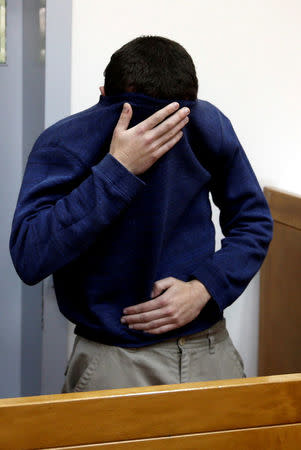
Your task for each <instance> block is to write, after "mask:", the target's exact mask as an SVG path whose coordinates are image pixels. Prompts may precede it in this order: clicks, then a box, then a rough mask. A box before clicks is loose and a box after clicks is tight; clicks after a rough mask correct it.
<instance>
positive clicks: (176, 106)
mask: <svg viewBox="0 0 301 450" xmlns="http://www.w3.org/2000/svg"><path fill="white" fill-rule="evenodd" d="M172 105H173V107H174V108H178V107H179V106H180V105H179V103H177V102H175V103H173V104H172Z"/></svg>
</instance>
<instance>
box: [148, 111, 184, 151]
mask: <svg viewBox="0 0 301 450" xmlns="http://www.w3.org/2000/svg"><path fill="white" fill-rule="evenodd" d="M188 122H189V118H188V117H185V119H183V120H181V121H180V122H178V124H177V125H176V126H174V127H173V128H172V129H171V130H170V131H168V132H166V133H165V134H163V135H162V136H160V138H159V139H158V140H157V141H155V143H154V145H156V146H157V148H160V147H161V146H162V145H164V144H166V143H167V142H168V141H169V140H170V139H173V138H174V137H175V136H176V135H178V136H179V137H180V138H181V136H182V134H183V133H182V134H181V133H180V131H181V130H182V128H184V126H185V125H186V124H187V123H188Z"/></svg>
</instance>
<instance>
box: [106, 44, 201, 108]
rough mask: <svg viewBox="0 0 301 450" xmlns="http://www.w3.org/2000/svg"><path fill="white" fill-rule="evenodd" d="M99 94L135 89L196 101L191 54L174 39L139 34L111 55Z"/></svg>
mask: <svg viewBox="0 0 301 450" xmlns="http://www.w3.org/2000/svg"><path fill="white" fill-rule="evenodd" d="M104 77H105V84H104V87H103V86H102V87H101V92H102V94H103V95H118V94H121V93H124V92H137V93H142V94H145V95H148V96H150V97H155V98H162V99H179V100H196V98H197V91H198V79H197V76H196V71H195V66H194V63H193V61H192V58H191V56H190V55H189V54H188V53H187V51H186V50H185V49H184V48H183V47H182V46H181V45H180V44H178V43H177V42H175V41H172V40H170V39H167V38H164V37H161V36H141V37H138V38H136V39H133V40H132V41H130V42H128V43H127V44H125V45H123V46H122V47H121V48H120V49H119V50H117V51H116V52H115V53H113V55H112V56H111V60H110V62H109V64H108V65H107V67H106V69H105V71H104Z"/></svg>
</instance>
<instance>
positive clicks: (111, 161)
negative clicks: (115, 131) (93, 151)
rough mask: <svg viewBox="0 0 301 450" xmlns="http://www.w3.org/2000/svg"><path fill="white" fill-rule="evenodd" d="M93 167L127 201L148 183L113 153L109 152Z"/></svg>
mask: <svg viewBox="0 0 301 450" xmlns="http://www.w3.org/2000/svg"><path fill="white" fill-rule="evenodd" d="M93 169H94V170H95V172H96V173H100V174H101V176H102V177H105V178H106V179H107V180H108V181H109V182H110V183H111V184H112V185H114V187H115V188H116V189H117V190H118V191H119V192H120V193H121V194H122V196H123V197H125V199H126V200H127V201H131V200H132V199H133V198H134V197H135V195H136V194H137V192H138V191H139V190H140V189H141V188H142V187H143V186H145V185H146V183H145V182H144V181H143V180H141V178H138V177H137V176H136V175H134V174H133V173H132V172H130V171H129V170H128V169H127V168H126V167H125V166H124V165H123V164H121V163H120V162H119V161H118V160H117V159H116V158H115V157H114V156H113V155H111V153H107V154H106V155H105V157H104V158H103V159H102V160H101V161H100V162H99V163H98V164H97V165H96V166H94V167H93Z"/></svg>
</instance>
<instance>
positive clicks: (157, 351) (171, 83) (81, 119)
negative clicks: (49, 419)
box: [10, 36, 272, 392]
mask: <svg viewBox="0 0 301 450" xmlns="http://www.w3.org/2000/svg"><path fill="white" fill-rule="evenodd" d="M104 75H105V85H104V86H102V87H101V88H100V90H101V94H102V95H101V97H100V100H99V103H98V104H96V105H94V106H93V107H91V108H89V109H87V110H85V111H82V112H80V113H78V114H75V115H73V116H71V117H68V118H66V119H63V120H61V121H59V122H58V123H56V124H54V125H53V126H51V127H50V128H48V129H47V130H45V131H44V132H43V133H42V134H41V136H40V137H39V138H38V140H37V141H36V143H35V145H34V147H33V149H32V152H31V154H30V156H29V158H28V162H27V166H26V170H25V173H24V179H23V183H22V186H21V190H20V195H19V199H18V203H17V207H16V211H15V215H14V219H13V224H12V233H11V238H10V251H11V256H12V260H13V262H14V265H15V268H16V270H17V272H18V274H19V276H20V277H21V278H22V280H23V281H24V282H25V283H27V284H29V285H32V284H35V283H37V282H39V281H41V280H42V279H43V278H45V277H46V276H48V275H50V274H51V273H52V274H53V278H54V286H55V291H56V296H57V300H58V306H59V309H60V311H61V312H62V313H63V314H64V315H65V317H67V318H68V319H69V320H70V321H72V322H73V323H75V324H76V327H75V334H76V338H75V343H74V347H73V351H72V355H71V357H70V359H69V362H68V365H67V369H66V372H65V375H66V378H65V384H64V386H63V389H62V392H72V391H85V390H97V389H105V388H115V387H116V388H117V387H131V386H144V385H151V384H153V385H154V384H169V383H178V382H185V381H198V380H207V379H219V378H235V377H242V376H245V373H244V364H243V361H242V359H241V357H240V355H239V353H238V352H237V350H236V348H235V347H234V345H233V343H232V341H231V339H230V336H229V334H228V332H227V330H226V326H225V319H224V317H223V310H224V309H225V308H226V307H227V306H229V305H230V304H231V303H233V302H234V301H235V300H236V299H237V298H238V297H239V295H240V294H241V293H242V292H243V290H244V289H245V288H246V286H247V285H248V283H249V281H250V280H251V278H252V277H253V276H254V275H255V273H256V272H257V271H258V270H259V268H260V266H261V264H262V262H263V259H264V257H265V254H266V252H267V249H268V245H269V242H270V240H271V237H272V219H271V216H270V212H269V209H268V206H267V203H266V201H265V198H264V196H263V193H262V191H261V188H260V186H259V184H258V182H257V180H256V177H255V175H254V172H253V170H252V168H251V166H250V163H249V161H248V159H247V157H246V155H245V153H244V150H243V149H242V147H241V144H240V142H239V140H238V139H237V136H236V134H235V132H234V130H233V127H232V125H231V123H230V121H229V120H228V119H227V118H226V117H225V116H224V114H223V113H221V111H219V110H218V109H217V108H216V107H215V106H213V105H212V104H210V103H208V102H205V101H202V100H198V99H197V90H198V82H197V77H196V74H195V67H194V64H193V61H192V59H191V57H190V56H189V54H188V53H187V52H186V50H185V49H184V48H183V47H182V46H180V45H179V44H177V43H176V42H173V41H171V40H169V39H166V38H162V37H158V36H157V37H156V36H144V37H139V38H137V39H134V40H133V41H131V42H129V43H128V44H126V45H124V46H123V47H122V48H121V49H119V50H118V51H117V52H115V53H114V54H113V55H112V58H111V61H110V63H109V65H108V67H107V68H106V70H105V73H104ZM171 101H172V102H171ZM120 112H121V114H120ZM188 117H189V118H188ZM116 123H117V124H116ZM209 192H211V194H212V197H213V200H214V202H215V203H216V204H217V206H218V207H219V208H220V211H221V213H220V223H221V227H222V231H223V233H224V236H225V238H224V239H223V241H222V248H221V249H220V250H219V251H217V252H215V233H214V227H213V224H212V221H211V207H210V202H209Z"/></svg>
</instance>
